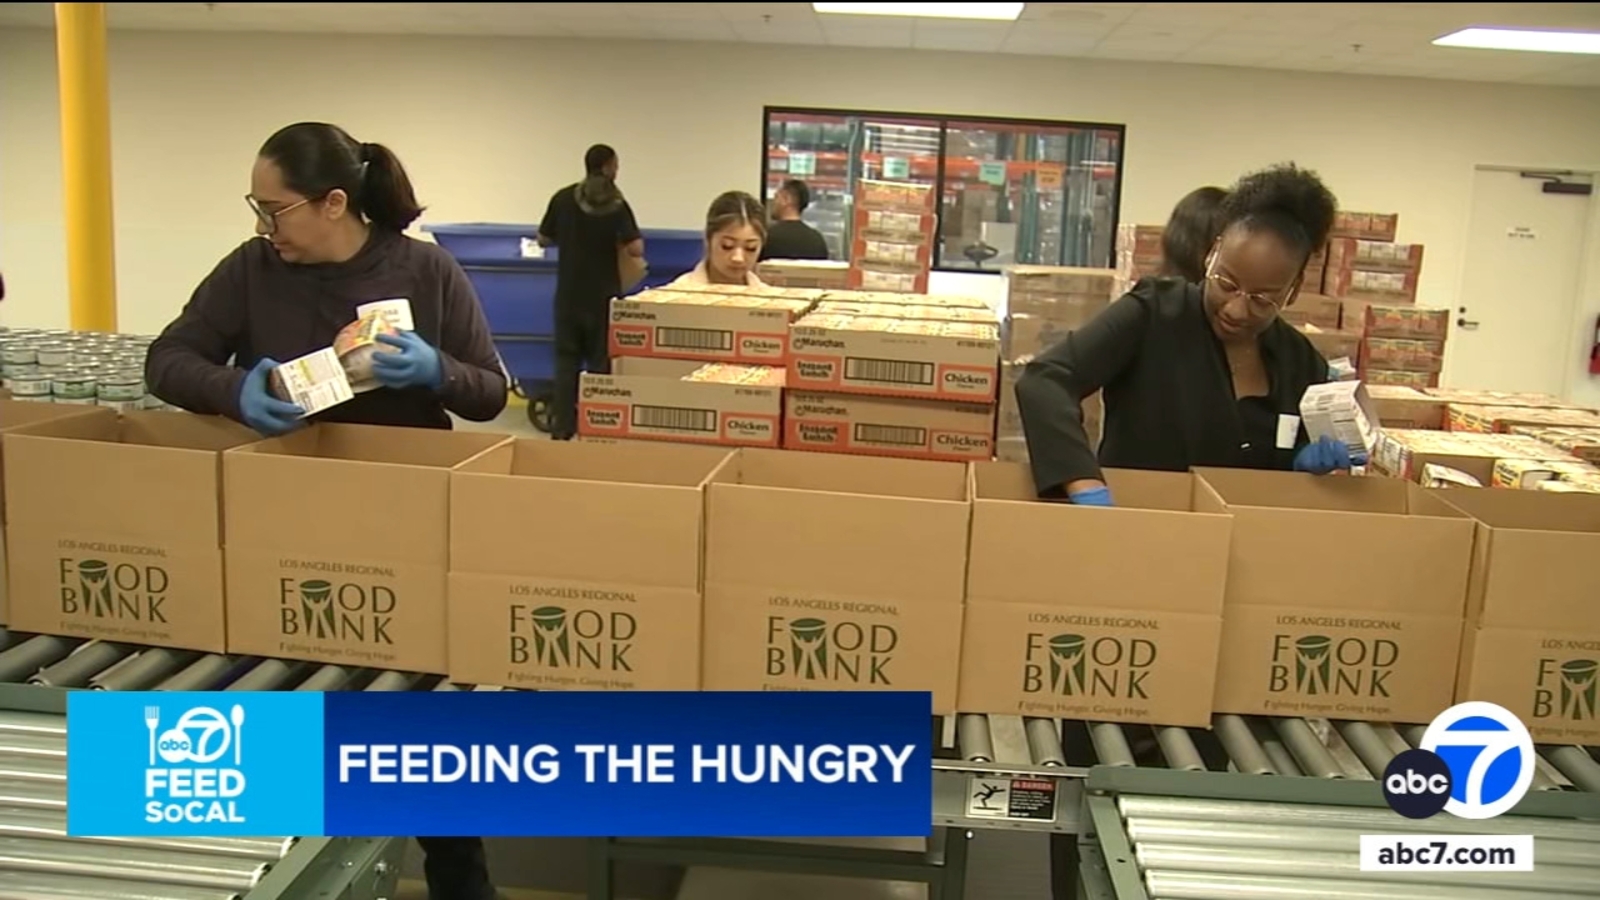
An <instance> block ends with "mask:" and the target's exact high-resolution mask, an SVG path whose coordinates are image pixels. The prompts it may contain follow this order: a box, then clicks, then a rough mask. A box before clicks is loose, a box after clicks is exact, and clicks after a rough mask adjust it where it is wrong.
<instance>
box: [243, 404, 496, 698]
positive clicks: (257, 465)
mask: <svg viewBox="0 0 1600 900" xmlns="http://www.w3.org/2000/svg"><path fill="white" fill-rule="evenodd" d="M508 440H510V438H508V437H506V436H505V435H498V434H485V433H482V432H453V431H441V430H435V429H431V428H385V427H378V426H372V425H330V424H318V425H314V426H312V427H310V428H307V429H304V430H302V431H297V432H294V433H292V434H288V435H285V436H283V437H279V438H273V439H271V440H267V441H262V442H260V443H255V444H248V445H245V446H243V447H238V448H235V449H233V450H230V451H228V452H227V453H224V454H223V457H222V472H223V480H224V486H225V487H224V496H225V497H226V498H227V502H226V503H225V504H224V521H225V523H226V530H225V532H224V533H225V535H226V541H225V544H226V552H225V557H226V559H225V566H224V568H225V571H226V575H227V586H228V592H227V593H228V597H227V607H228V652H229V653H244V654H250V655H253V656H270V657H277V658H281V659H302V660H309V661H312V662H321V663H332V664H336V665H354V666H371V667H375V668H384V669H398V670H401V671H406V672H428V673H436V674H444V673H445V672H446V670H447V667H446V664H445V653H446V641H445V567H446V565H447V563H448V562H449V547H450V529H449V523H450V470H451V469H452V468H454V467H456V466H458V465H460V464H462V463H464V462H466V461H467V460H469V459H472V458H473V457H475V456H477V455H478V454H480V453H482V452H484V451H485V450H489V449H491V448H493V447H496V446H498V445H500V444H502V443H504V442H506V441H508Z"/></svg>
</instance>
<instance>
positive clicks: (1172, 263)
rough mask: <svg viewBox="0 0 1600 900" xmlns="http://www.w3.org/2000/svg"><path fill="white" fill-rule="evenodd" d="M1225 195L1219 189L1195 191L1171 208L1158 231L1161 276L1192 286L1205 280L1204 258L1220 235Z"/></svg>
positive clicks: (1225, 192)
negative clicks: (1163, 225) (1159, 234)
mask: <svg viewBox="0 0 1600 900" xmlns="http://www.w3.org/2000/svg"><path fill="white" fill-rule="evenodd" d="M1227 196H1228V192H1227V191H1225V190H1223V189H1222V188H1219V187H1203V188H1196V189H1194V190H1192V191H1190V192H1189V193H1188V194H1187V195H1185V196H1184V198H1183V199H1182V200H1179V201H1178V205H1177V206H1174V207H1173V208H1172V216H1171V217H1170V218H1168V219H1167V227H1166V228H1165V229H1164V230H1163V231H1162V232H1161V272H1160V274H1161V275H1162V277H1165V278H1172V277H1177V278H1182V279H1183V280H1184V281H1188V282H1193V283H1194V284H1199V283H1200V282H1202V281H1204V280H1205V277H1206V257H1207V256H1208V255H1209V254H1210V253H1211V248H1212V246H1213V245H1214V244H1216V242H1217V235H1218V234H1220V233H1221V232H1222V201H1223V200H1224V199H1226V198H1227Z"/></svg>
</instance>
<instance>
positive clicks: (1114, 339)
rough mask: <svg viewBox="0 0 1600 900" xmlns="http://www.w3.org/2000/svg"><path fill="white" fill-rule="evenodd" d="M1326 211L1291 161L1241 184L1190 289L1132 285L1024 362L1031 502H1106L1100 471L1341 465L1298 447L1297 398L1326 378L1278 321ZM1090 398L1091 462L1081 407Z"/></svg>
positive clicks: (1020, 394) (1157, 283)
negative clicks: (1094, 410)
mask: <svg viewBox="0 0 1600 900" xmlns="http://www.w3.org/2000/svg"><path fill="white" fill-rule="evenodd" d="M1335 207H1336V203H1335V200H1334V197H1333V194H1331V193H1330V192H1329V191H1328V189H1327V188H1326V187H1324V186H1323V184H1322V181H1321V180H1320V179H1319V178H1317V176H1316V175H1315V174H1313V173H1311V172H1308V171H1306V170H1304V169H1299V168H1296V167H1295V166H1293V165H1285V166H1279V167H1275V168H1271V169H1267V170H1265V171H1262V172H1257V173H1255V174H1252V175H1247V176H1245V177H1244V178H1243V179H1241V180H1240V181H1239V183H1238V184H1237V185H1235V186H1234V188H1233V189H1232V190H1231V191H1230V192H1229V193H1228V195H1227V197H1226V198H1225V199H1224V200H1223V204H1222V227H1221V232H1220V234H1219V235H1218V236H1217V238H1216V239H1215V241H1214V242H1213V244H1212V246H1211V250H1210V253H1209V254H1208V256H1207V258H1206V261H1205V269H1204V272H1203V277H1202V279H1201V281H1200V282H1199V283H1198V284H1197V283H1193V282H1189V281H1186V280H1184V279H1181V278H1147V279H1144V280H1142V281H1140V282H1139V283H1138V284H1137V285H1135V286H1134V288H1133V290H1132V291H1130V292H1129V293H1128V294H1126V295H1125V296H1123V297H1122V298H1121V299H1119V300H1117V301H1116V302H1115V303H1112V304H1111V305H1110V306H1109V307H1107V308H1106V310H1105V311H1104V312H1102V313H1101V314H1100V315H1098V316H1096V317H1095V318H1094V319H1093V320H1092V321H1090V322H1089V323H1088V324H1086V325H1084V326H1083V327H1082V328H1080V329H1078V330H1077V331H1074V332H1072V333H1070V334H1068V335H1067V336H1066V337H1065V338H1064V339H1063V340H1062V341H1061V342H1059V343H1058V344H1056V345H1055V346H1054V347H1052V348H1050V349H1049V350H1047V351H1045V352H1044V353H1042V354H1040V355H1039V356H1038V357H1037V358H1035V360H1034V361H1033V362H1031V363H1029V365H1028V367H1027V369H1026V370H1025V371H1024V373H1023V375H1022V377H1021V378H1020V379H1018V382H1017V388H1016V390H1017V403H1018V408H1019V411H1020V412H1021V414H1022V423H1023V430H1024V433H1025V434H1026V435H1027V440H1028V455H1029V458H1030V460H1031V463H1032V466H1033V475H1034V480H1035V483H1036V487H1037V488H1038V491H1039V493H1040V496H1043V497H1051V498H1064V499H1068V500H1071V501H1072V502H1074V503H1082V504H1093V505H1110V504H1111V499H1112V498H1111V495H1110V492H1109V490H1108V489H1107V488H1106V484H1105V481H1104V480H1103V478H1102V475H1101V466H1105V467H1108V468H1125V469H1158V470H1168V471H1179V472H1181V471H1185V470H1187V469H1188V468H1189V467H1190V466H1218V467H1229V468H1254V469H1295V470H1298V471H1306V472H1316V473H1319V474H1327V473H1329V472H1332V471H1335V470H1337V469H1348V468H1349V467H1350V466H1351V464H1352V460H1351V458H1350V451H1349V449H1348V448H1346V447H1345V446H1344V445H1343V444H1340V443H1338V442H1336V441H1327V440H1324V441H1318V442H1315V443H1312V442H1309V441H1308V440H1307V439H1306V437H1305V434H1304V430H1303V429H1302V428H1301V427H1300V418H1299V416H1300V396H1301V394H1303V393H1304V392H1305V390H1306V388H1308V387H1310V386H1311V385H1313V384H1320V383H1322V382H1325V381H1327V380H1328V363H1327V361H1326V360H1324V359H1323V358H1322V356H1321V355H1320V354H1319V353H1317V351H1316V349H1315V348H1313V347H1312V346H1311V344H1310V342H1309V341H1307V340H1306V339H1305V337H1304V336H1302V335H1301V334H1299V333H1298V332H1296V331H1295V330H1294V329H1293V328H1291V327H1290V326H1289V325H1288V324H1286V323H1285V322H1283V321H1282V320H1281V319H1280V318H1279V317H1278V313H1279V312H1280V311H1281V310H1282V309H1283V308H1284V307H1286V306H1288V305H1290V304H1292V303H1293V302H1294V300H1295V297H1296V295H1297V294H1298V293H1299V291H1300V282H1301V278H1302V276H1303V275H1304V272H1305V266H1306V262H1307V260H1309V259H1310V257H1311V255H1312V253H1313V252H1315V250H1316V248H1318V247H1321V246H1322V245H1323V244H1324V243H1326V242H1327V240H1328V232H1329V230H1330V229H1331V228H1332V227H1333V218H1334V211H1335ZM1099 390H1103V391H1104V392H1105V397H1104V399H1105V429H1104V435H1105V436H1104V439H1103V440H1102V442H1101V445H1100V450H1099V455H1098V458H1097V457H1096V453H1095V451H1094V450H1093V449H1092V448H1091V447H1090V446H1089V439H1088V436H1087V435H1086V434H1085V432H1084V428H1083V413H1082V408H1081V403H1082V401H1083V399H1084V398H1085V397H1088V396H1090V395H1092V394H1094V392H1095V391H1099ZM1357 462H1360V461H1359V460H1358V461H1357Z"/></svg>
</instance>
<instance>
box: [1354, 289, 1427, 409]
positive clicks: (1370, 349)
mask: <svg viewBox="0 0 1600 900" xmlns="http://www.w3.org/2000/svg"><path fill="white" fill-rule="evenodd" d="M1344 316H1345V322H1346V324H1345V330H1346V331H1354V332H1359V333H1360V335H1361V351H1360V358H1359V361H1358V363H1359V364H1358V370H1359V372H1360V374H1361V379H1362V380H1363V381H1364V382H1366V383H1367V384H1373V385H1393V386H1399V387H1412V388H1419V387H1420V388H1427V387H1437V386H1438V384H1439V373H1440V371H1442V370H1443V368H1444V344H1445V337H1446V335H1447V334H1448V333H1449V328H1450V311H1449V310H1447V309H1426V308H1423V307H1419V306H1402V305H1390V304H1383V305H1380V304H1372V303H1357V302H1353V301H1351V302H1346V304H1345V307H1344Z"/></svg>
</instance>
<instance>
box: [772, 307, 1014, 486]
mask: <svg viewBox="0 0 1600 900" xmlns="http://www.w3.org/2000/svg"><path fill="white" fill-rule="evenodd" d="M789 345H790V354H789V371H788V376H787V379H786V390H785V393H786V395H787V397H786V402H785V409H784V429H783V447H784V449H786V450H816V451H824V452H832V453H854V454H865V455H873V456H898V457H906V458H912V459H934V460H951V461H956V462H964V461H967V460H974V459H976V460H986V459H989V458H991V457H992V456H993V455H994V423H995V397H996V390H997V383H998V375H999V373H998V362H999V345H1000V342H999V326H998V323H997V321H996V319H995V314H994V312H993V311H992V310H990V309H989V307H988V305H987V304H985V303H984V302H983V301H982V300H977V299H971V298H965V297H946V296H925V295H918V294H900V293H870V292H863V291H839V292H829V293H827V294H824V295H823V297H822V299H821V301H820V302H819V303H818V304H817V305H816V308H815V309H814V310H812V311H811V312H810V313H808V314H807V315H805V316H804V317H802V318H800V319H798V320H796V321H795V323H794V325H793V326H792V327H791V328H790V341H789Z"/></svg>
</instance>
